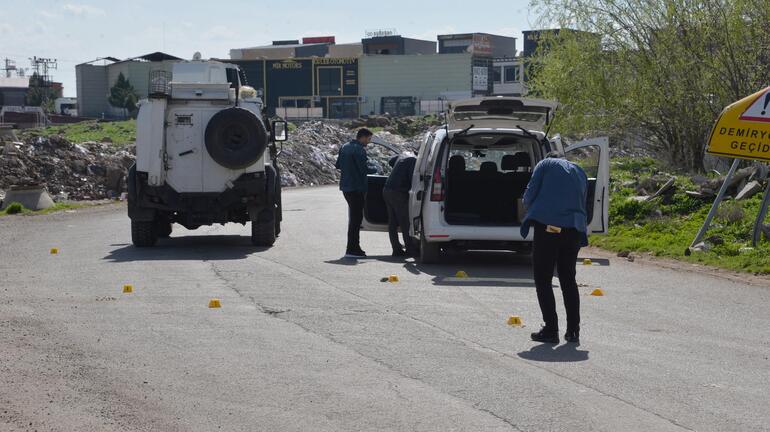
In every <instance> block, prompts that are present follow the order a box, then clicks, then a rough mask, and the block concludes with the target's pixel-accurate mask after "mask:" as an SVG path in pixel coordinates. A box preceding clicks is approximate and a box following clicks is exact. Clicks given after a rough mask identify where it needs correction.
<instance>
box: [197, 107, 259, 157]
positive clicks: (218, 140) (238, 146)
mask: <svg viewBox="0 0 770 432" xmlns="http://www.w3.org/2000/svg"><path fill="white" fill-rule="evenodd" d="M205 142H206V150H207V151H208V152H209V155H210V156H211V158H212V159H214V161H216V163H218V164H219V165H221V166H223V167H225V168H229V169H242V168H246V167H248V166H250V165H252V164H253V163H254V162H256V161H257V160H259V158H260V157H262V154H263V153H264V151H265V147H267V132H266V131H265V126H264V125H263V124H262V122H261V121H260V120H259V118H258V117H257V116H256V115H254V113H252V112H251V111H249V110H246V109H243V108H238V107H234V108H228V109H225V110H222V111H219V112H217V113H216V114H214V116H212V117H211V120H209V123H208V125H206V135H205Z"/></svg>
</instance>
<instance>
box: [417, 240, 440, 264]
mask: <svg viewBox="0 0 770 432" xmlns="http://www.w3.org/2000/svg"><path fill="white" fill-rule="evenodd" d="M440 257H441V247H440V246H439V245H437V244H435V243H429V242H428V241H426V240H425V235H424V234H423V235H422V236H421V237H420V263H422V264H436V263H438V261H439V258H440Z"/></svg>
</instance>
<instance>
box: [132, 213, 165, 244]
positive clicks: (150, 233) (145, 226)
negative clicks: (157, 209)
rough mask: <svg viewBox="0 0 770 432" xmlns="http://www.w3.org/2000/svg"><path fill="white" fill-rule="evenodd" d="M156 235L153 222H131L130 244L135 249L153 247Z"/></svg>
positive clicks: (156, 238)
mask: <svg viewBox="0 0 770 432" xmlns="http://www.w3.org/2000/svg"><path fill="white" fill-rule="evenodd" d="M157 241H158V233H157V229H156V225H155V222H154V221H150V222H145V221H135V220H132V221H131V242H133V243H134V246H136V247H150V246H155V243H156V242H157Z"/></svg>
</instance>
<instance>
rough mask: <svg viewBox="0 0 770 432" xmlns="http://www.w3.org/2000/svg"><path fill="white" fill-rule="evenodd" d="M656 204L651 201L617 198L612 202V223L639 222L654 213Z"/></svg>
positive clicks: (610, 211)
mask: <svg viewBox="0 0 770 432" xmlns="http://www.w3.org/2000/svg"><path fill="white" fill-rule="evenodd" d="M653 209H654V204H653V203H651V202H649V201H636V200H633V199H629V198H626V199H623V198H621V199H617V200H615V201H612V202H611V203H610V209H609V214H610V223H623V222H637V221H641V220H643V219H645V218H646V217H647V216H649V215H650V213H652V210H653Z"/></svg>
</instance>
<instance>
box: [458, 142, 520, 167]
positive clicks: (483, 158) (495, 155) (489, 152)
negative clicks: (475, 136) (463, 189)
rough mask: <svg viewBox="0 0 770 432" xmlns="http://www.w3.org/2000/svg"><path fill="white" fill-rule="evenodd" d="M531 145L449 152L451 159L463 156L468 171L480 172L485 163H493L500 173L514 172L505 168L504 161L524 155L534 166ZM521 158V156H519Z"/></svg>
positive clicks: (468, 148) (461, 148) (465, 149)
mask: <svg viewBox="0 0 770 432" xmlns="http://www.w3.org/2000/svg"><path fill="white" fill-rule="evenodd" d="M531 149H532V145H531V144H528V143H527V144H525V143H521V144H518V145H516V146H511V147H505V148H494V149H474V148H470V147H465V146H463V147H452V148H450V150H449V158H451V157H452V156H461V157H462V158H463V159H464V160H465V170H466V171H479V170H481V165H482V164H483V163H484V162H493V163H494V164H495V166H496V167H497V170H498V171H512V169H506V168H509V167H507V166H503V160H504V158H505V157H506V156H513V155H515V154H517V153H518V154H520V153H524V154H526V155H527V157H528V158H529V161H530V162H529V163H530V166H532V165H533V161H532V156H531V154H530V150H531ZM519 158H521V156H519Z"/></svg>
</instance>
